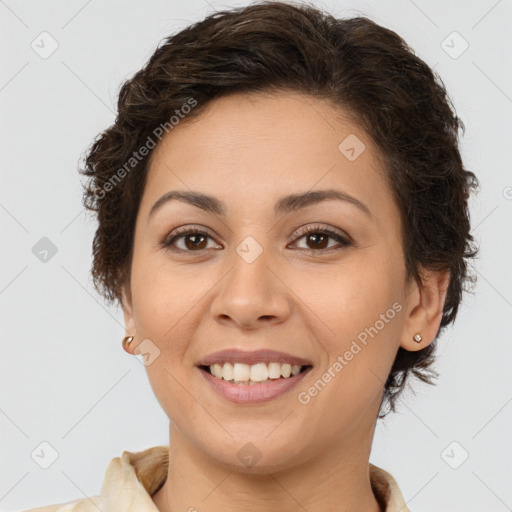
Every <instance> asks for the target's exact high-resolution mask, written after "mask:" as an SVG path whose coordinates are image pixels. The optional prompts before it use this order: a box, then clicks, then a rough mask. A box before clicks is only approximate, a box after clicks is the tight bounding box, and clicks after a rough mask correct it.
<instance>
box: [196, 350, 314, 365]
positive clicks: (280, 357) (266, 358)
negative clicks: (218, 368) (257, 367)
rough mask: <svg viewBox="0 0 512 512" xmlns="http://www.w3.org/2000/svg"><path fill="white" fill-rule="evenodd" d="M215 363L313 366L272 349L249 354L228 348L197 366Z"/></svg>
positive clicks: (203, 360)
mask: <svg viewBox="0 0 512 512" xmlns="http://www.w3.org/2000/svg"><path fill="white" fill-rule="evenodd" d="M215 363H219V364H221V363H222V364H223V363H231V364H234V363H244V364H248V365H252V364H257V363H281V364H286V363H289V364H297V365H300V366H312V363H311V361H308V360H307V359H304V358H302V357H297V356H294V355H292V354H287V353H286V352H279V351H277V350H270V349H261V350H253V351H250V352H249V351H245V350H239V349H236V348H228V349H225V350H220V351H219V352H214V353H213V354H210V355H208V356H206V357H204V358H203V359H201V361H200V362H199V363H197V366H211V365H212V364H215Z"/></svg>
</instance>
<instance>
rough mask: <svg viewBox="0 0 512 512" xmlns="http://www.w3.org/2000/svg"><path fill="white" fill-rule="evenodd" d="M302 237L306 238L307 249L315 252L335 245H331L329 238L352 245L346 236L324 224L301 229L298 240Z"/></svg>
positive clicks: (347, 245) (342, 243) (345, 244)
mask: <svg viewBox="0 0 512 512" xmlns="http://www.w3.org/2000/svg"><path fill="white" fill-rule="evenodd" d="M301 238H304V239H305V240H306V244H307V247H306V248H305V249H306V250H310V251H315V252H316V251H323V250H326V249H329V248H331V247H333V246H332V245H331V246H330V247H329V245H328V243H329V239H333V240H335V241H336V242H338V244H339V245H341V246H343V247H349V246H351V245H352V243H351V242H350V241H349V240H348V239H347V238H346V237H344V236H342V235H341V234H340V233H338V232H337V231H334V230H332V229H329V228H323V227H322V226H312V227H308V228H306V229H304V230H302V231H300V232H299V236H298V238H297V240H300V239H301ZM334 247H335V245H334Z"/></svg>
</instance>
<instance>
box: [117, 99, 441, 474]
mask: <svg viewBox="0 0 512 512" xmlns="http://www.w3.org/2000/svg"><path fill="white" fill-rule="evenodd" d="M341 114H342V112H341V111H339V110H336V111H335V110H334V109H333V107H332V106H331V105H329V104H327V103H324V102H323V101H322V100H320V99H316V98H313V97H310V96H306V95H301V94H284V93H281V94H277V95H273V96H271V95H265V96H263V95H259V96H257V95H254V94H253V95H250V96H248V95H244V94H235V95H231V96H229V97H224V98H222V99H218V100H215V101H213V102H212V103H210V105H209V106H208V108H207V110H206V111H205V112H204V113H203V114H201V115H200V116H199V117H197V118H195V119H194V120H193V122H191V123H189V122H187V120H186V119H185V120H184V121H182V122H181V124H178V125H177V126H175V127H174V129H172V131H170V132H169V134H168V135H166V137H164V138H163V139H162V141H161V142H160V143H159V145H158V146H157V147H156V148H155V150H154V153H153V156H152V162H151V166H150V169H149V173H148V180H147V184H146V187H145V191H144V194H143V198H142V201H141V205H140V209H139V213H138V217H137V222H136V230H135V241H134V254H133V262H132V273H131V284H130V295H131V297H129V298H128V302H127V304H126V306H125V320H126V330H127V334H131V335H134V336H135V341H134V342H133V343H132V345H134V346H138V347H139V350H141V351H142V352H143V353H145V354H146V356H145V358H146V365H147V372H148V376H149V379H150V382H151V386H152V388H153V390H154V392H155V394H156V397H157V399H158V400H159V402H160V404H161V406H162V407H163V409H164V411H165V412H166V413H167V415H168V417H169V419H170V421H171V438H172V437H173V436H174V440H173V442H175V443H182V444H184V445H185V444H186V445H187V446H188V447H189V448H191V449H193V450H197V452H196V453H201V454H203V455H207V456H208V457H211V458H212V459H213V460H215V461H217V462H219V463H225V464H228V465H230V466H233V465H234V466H238V467H239V468H240V469H241V470H244V466H247V467H249V466H250V465H252V464H255V468H254V470H253V471H257V470H258V468H262V470H264V469H265V468H267V469H268V467H273V468H279V467H281V468H286V467H291V466H292V465H294V464H298V463H301V462H305V461H307V460H310V459H312V458H314V457H316V456H319V454H322V455H323V456H326V457H327V456H332V457H338V455H339V454H340V453H341V452H342V451H343V452H345V453H348V452H350V450H353V451H354V453H355V451H356V450H359V451H360V450H361V443H363V445H366V447H367V450H368V451H369V449H370V448H369V446H370V444H371V439H372V437H373V429H374V426H375V421H376V415H377V412H378V407H379V405H380V400H381V396H382V390H383V386H384V382H385V381H386V378H387V376H388V373H389V371H390V368H391V365H392V363H393V360H394V358H395V355H396V353H397V350H398V348H399V346H400V345H402V346H404V347H406V348H407V349H412V350H415V348H414V347H412V346H411V344H410V342H409V340H410V339H411V337H412V336H413V335H414V333H415V332H416V331H415V330H414V329H415V327H416V326H417V325H418V324H413V320H414V315H412V314H411V312H412V311H413V308H414V306H415V305H416V303H417V302H418V300H419V294H418V293H416V292H417V289H416V288H415V287H412V285H409V284H408V283H407V282H406V280H405V267H404V259H403V254H402V248H401V247H402V241H401V237H400V217H399V211H398V209H397V206H396V205H395V203H394V201H393V198H392V195H391V191H390V189H389V187H388V186H387V184H386V182H385V181H384V178H383V176H382V174H381V171H380V170H379V168H378V164H377V160H376V153H375V150H374V148H373V147H372V145H371V143H370V140H369V138H368V137H367V135H366V134H365V133H364V132H363V131H362V130H361V129H359V128H358V127H357V126H355V125H353V124H350V123H349V122H348V121H345V120H343V119H344V118H342V116H341ZM325 190H332V191H337V192H338V193H339V194H347V195H350V196H351V197H352V198H354V199H353V200H342V199H339V198H335V197H334V196H333V197H331V198H327V199H323V200H320V201H315V200H314V199H315V196H312V197H310V199H309V200H301V199H300V196H302V195H303V194H311V193H312V192H314V193H316V194H318V193H319V192H320V191H325ZM171 191H180V192H182V193H184V194H190V193H197V194H204V195H206V196H210V197H211V198H212V199H211V200H209V201H203V202H202V204H203V208H201V207H199V206H197V205H193V204H191V203H189V202H187V201H185V200H178V199H171V200H168V201H166V202H163V203H161V204H160V206H159V207H157V208H156V209H155V210H154V211H153V212H152V213H150V212H151V210H152V207H153V205H155V203H156V202H157V201H158V200H159V199H160V198H161V197H162V196H163V195H164V194H168V193H169V192H171ZM290 196H297V199H296V200H293V199H292V200H290V199H286V198H290ZM306 197H308V196H306ZM318 197H319V196H317V199H318ZM356 200H357V201H359V202H360V203H361V205H363V206H359V205H358V204H357V203H356ZM213 202H214V204H215V205H219V204H220V205H221V206H222V209H223V213H220V212H219V211H209V210H208V208H207V206H212V204H213ZM279 206H280V208H276V207H279ZM177 228H180V229H181V230H182V229H183V228H197V229H199V230H200V231H203V232H204V233H203V234H199V235H198V234H189V235H188V236H187V235H183V234H182V232H181V231H180V233H178V235H181V236H179V237H178V238H176V239H175V240H174V241H173V242H172V244H170V245H168V246H165V242H166V240H167V241H170V240H171V238H173V237H174V236H175V235H176V230H177ZM304 228H311V233H310V234H309V235H308V234H307V233H304V231H303V230H304ZM325 229H327V230H330V231H332V232H333V233H334V235H332V234H330V233H327V234H326V233H323V231H324V230H325ZM337 235H339V236H340V237H341V238H340V239H337V238H336V237H337ZM416 310H417V308H416V309H414V311H416ZM432 329H434V334H435V330H436V329H437V328H436V327H432ZM422 334H423V333H422ZM429 341H430V340H429ZM412 344H413V345H416V344H415V343H414V342H412ZM424 346H425V345H422V347H421V348H423V347H424ZM418 348H420V347H418ZM221 350H234V351H242V352H244V353H246V354H247V353H251V352H254V351H257V350H273V351H279V352H282V353H284V354H285V355H284V356H282V357H279V355H278V354H265V355H263V356H262V355H259V356H257V357H256V358H255V359H254V360H250V359H244V354H242V355H240V354H236V353H235V354H234V356H233V354H231V356H233V357H231V358H229V357H217V358H215V357H214V359H217V360H218V364H219V365H220V368H222V369H224V366H223V364H224V362H226V361H231V362H232V363H235V362H236V361H238V362H239V363H251V362H252V363H255V364H256V363H261V362H264V363H274V364H273V365H270V367H271V368H270V367H269V366H267V365H266V366H265V367H263V366H262V365H261V364H260V365H258V366H257V367H256V370H253V377H254V379H258V378H261V376H262V375H260V376H259V377H258V375H259V374H258V372H259V370H262V371H263V377H264V372H265V368H266V369H267V370H271V373H272V375H274V376H275V375H276V374H275V373H273V372H279V373H280V372H281V371H283V372H284V373H285V374H286V372H287V370H286V368H287V367H286V366H281V364H279V365H276V364H275V363H285V364H286V360H287V359H289V360H290V364H291V362H293V359H294V358H298V359H301V360H303V361H304V362H307V363H308V364H309V366H310V367H311V368H309V369H308V370H307V371H306V372H305V373H300V374H298V375H296V376H295V377H293V375H292V377H293V380H290V381H288V380H287V379H285V378H284V377H283V376H282V375H281V376H280V378H279V380H277V379H275V380H274V379H272V380H270V381H266V382H260V383H259V384H255V385H250V384H241V385H240V384H230V383H228V382H226V381H223V380H221V379H219V378H218V377H214V376H211V375H210V376H208V375H207V373H206V372H205V370H204V369H202V368H200V366H198V365H200V364H201V363H204V362H205V361H206V360H207V358H209V356H211V355H212V354H214V353H216V352H218V351H221ZM416 350H417V349H416ZM259 359H262V360H259ZM217 369H218V367H217ZM245 370H247V367H245V366H244V365H243V364H242V365H240V366H238V365H237V369H236V370H235V373H236V372H240V373H236V376H237V377H238V378H239V379H240V380H245V379H246V378H247V374H245V373H244V371H245ZM250 371H251V369H250V368H249V374H250ZM226 372H228V373H226V374H224V376H225V377H227V378H229V377H230V376H229V368H226ZM231 378H232V377H231ZM219 386H220V389H222V390H224V391H222V392H221V391H219ZM237 386H238V387H237ZM249 386H250V387H251V388H252V389H250V388H249ZM297 440H300V444H297ZM248 443H252V444H248ZM251 457H252V459H251ZM212 459H210V460H212ZM249 460H252V461H253V462H252V463H250V462H249V463H248V461H249Z"/></svg>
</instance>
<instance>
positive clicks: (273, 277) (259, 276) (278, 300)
mask: <svg viewBox="0 0 512 512" xmlns="http://www.w3.org/2000/svg"><path fill="white" fill-rule="evenodd" d="M270 259H271V258H269V257H267V255H266V253H265V251H263V253H262V254H260V255H259V256H258V257H257V258H256V259H255V260H254V261H252V262H248V261H246V260H245V259H244V258H243V257H241V256H240V255H239V254H238V253H236V254H235V255H234V257H233V259H232V268H231V270H230V271H229V272H228V273H227V275H225V276H224V278H223V279H222V280H221V282H220V283H219V289H218V293H217V295H216V296H215V298H214V300H213V302H212V305H211V314H212V315H213V317H214V318H215V320H216V321H217V322H220V323H223V324H226V325H227V324H229V323H232V324H234V325H236V326H238V327H240V328H242V329H257V328H261V327H264V326H268V325H270V324H277V323H281V322H284V321H286V319H287V318H288V317H289V316H290V313H291V308H292V301H291V296H292V293H291V291H290V290H289V288H288V287H287V286H286V284H285V283H284V282H283V280H282V278H281V276H279V270H278V268H276V265H272V262H271V261H270Z"/></svg>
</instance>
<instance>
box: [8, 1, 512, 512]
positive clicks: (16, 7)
mask: <svg viewBox="0 0 512 512" xmlns="http://www.w3.org/2000/svg"><path fill="white" fill-rule="evenodd" d="M248 3H249V2H223V3H221V2H216V1H215V0H210V1H205V0H188V1H184V0H180V1H169V0H167V1H163V0H146V1H144V2H135V1H131V2H126V1H120V0H116V1H112V0H109V1H102V2H100V1H99V0H89V1H85V0H73V1H69V0H68V1H64V0H62V1H56V0H52V1H46V2H37V1H32V2H28V1H20V0H18V1H17V0H5V1H2V0H0V34H1V36H0V37H1V41H0V48H1V50H0V51H1V52H2V53H1V66H0V108H1V122H0V130H1V132H0V137H1V144H2V146H1V147H2V151H1V152H0V172H1V176H2V177H1V187H0V226H1V230H2V239H3V240H4V243H3V244H2V249H1V257H2V260H1V266H0V305H1V308H0V315H1V318H0V325H1V337H0V339H1V352H0V354H1V355H0V386H1V395H0V432H1V436H0V507H1V508H2V509H4V510H20V509H25V508H29V507H34V506H41V505H44V504H49V503H60V502H65V501H70V500H73V499H77V498H81V497H83V496H85V495H88V496H90V495H94V494H97V493H98V492H99V489H100V486H101V482H102V480H103V476H104V472H105V469H106V467H107V465H108V463H109V461H110V460H111V459H112V458H113V457H117V456H120V455H121V453H122V451H123V450H130V451H137V450H139V449H145V448H147V447H150V446H155V445H157V444H167V442H168V439H167V432H168V430H167V428H168V427H167V423H168V422H167V418H166V416H165V415H164V413H163V412H162V410H161V409H160V406H159V405H158V403H157V402H156V399H155V398H154V396H153V392H152V390H151V388H150V386H149V383H148V380H147V377H146V372H145V368H144V366H143V365H142V363H141V361H140V360H139V359H138V358H133V357H130V356H128V355H127V354H126V353H125V352H124V351H123V350H122V348H121V339H122V337H123V335H124V331H123V318H122V314H121V311H120V310H115V309H113V308H110V309H109V308H106V307H105V306H104V305H103V303H102V302H101V299H100V298H99V297H98V296H97V294H96V293H95V291H94V289H93V287H92V283H91V278H90V277H89V268H90V264H91V241H92V237H93V233H94V229H95V223H94V220H93V218H92V217H90V216H86V215H85V214H84V210H83V208H82V206H81V189H80V177H79V175H78V172H77V166H78V161H79V159H80V157H81V155H82V154H83V151H84V150H85V149H86V147H87V146H88V145H89V143H90V142H91V141H92V139H93V138H94V136H95V135H96V134H98V133H99V132H100V131H101V130H103V129H105V128H106V127H107V126H109V125H110V124H111V123H112V122H113V120H114V111H115V101H116V97H117V93H118V91H119V87H120V85H121V82H122V81H123V80H124V79H126V78H128V77H129V76H131V75H132V74H133V73H134V72H135V71H137V70H138V69H139V68H140V67H141V66H142V65H143V64H144V63H145V62H146V60H147V59H148V58H149V56H150V55H151V53H152V52H153V51H154V49H155V48H156V46H157V44H158V43H159V42H160V41H161V39H162V38H164V37H165V36H167V35H169V34H170V33H172V32H175V31H177V30H178V29H180V28H183V27H184V26H186V25H187V24H189V23H191V22H193V21H196V20H199V19H202V18H203V17H204V16H205V15H207V14H209V13H211V12H213V11H214V10H219V9H222V8H225V7H229V6H235V5H245V4H248ZM316 4H317V5H318V6H319V7H323V8H325V9H327V10H329V11H330V12H332V13H333V14H335V15H338V16H353V15H358V14H363V15H367V16H369V17H371V18H372V19H374V20H375V21H376V22H378V23H381V24H383V25H384V26H387V27H389V28H391V29H393V30H395V31H396V32H398V33H399V34H400V35H401V36H403V37H404V38H405V40H406V41H407V42H408V43H409V44H410V45H411V46H412V47H413V49H414V50H415V51H416V52H417V53H418V55H419V56H420V57H422V58H423V59H424V60H425V61H426V62H427V63H428V64H429V65H431V66H432V67H434V68H435V70H436V71H438V72H439V73H440V75H441V77H442V78H443V80H444V83H445V84H446V86H447V89H448V92H449V93H450V95H451V97H452V99H453V102H454V105H455V107H456V109H457V112H458V114H459V115H460V116H461V117H462V119H463V121H464V123H465V124H466V134H465V136H464V138H463V139H462V145H461V151H462V156H463V159H464V162H465V165H466V167H467V168H468V169H471V170H473V171H475V172H476V173H477V175H478V177H479V178H480V180H481V184H482V188H481V191H480V193H479V195H478V196H477V198H476V199H472V202H471V214H472V224H473V226H474V233H475V236H476V238H477V240H478V243H479V244H480V245H481V247H482V248H481V257H480V259H479V260H478V261H477V263H476V267H475V268H476V271H477V275H478V278H479V283H478V285H477V286H476V287H475V290H474V294H465V297H464V300H465V302H464V305H463V306H462V308H461V311H460V313H459V316H458V318H457V320H456V325H455V326H454V327H453V328H450V329H449V330H448V331H447V332H445V334H444V336H443V338H442V341H441V344H440V345H441V346H440V351H439V354H440V359H439V363H438V365H437V367H436V368H437V370H438V371H439V372H440V373H441V377H440V379H439V381H438V385H437V386H436V387H432V386H426V385H420V383H416V385H415V389H416V390H417V395H416V396H414V395H412V394H411V393H409V395H408V396H407V397H406V398H405V399H404V400H402V401H401V402H400V404H399V410H400V412H399V413H397V414H395V415H390V416H389V417H388V419H387V420H386V422H385V423H384V424H382V423H381V422H379V423H378V428H377V433H376V436H375V440H374V445H373V451H372V454H371V458H370V461H371V462H373V463H374V464H377V465H379V466H381V467H383V468H385V469H387V470H388V471H389V472H391V474H392V475H393V476H394V477H395V478H396V480H397V481H398V484H399V486H400V487H401V489H402V492H403V494H404V497H405V499H406V501H407V503H408V506H409V507H410V508H411V509H412V510H413V511H414V512H432V511H434V510H442V511H462V510H464V511H466V512H470V511H484V510H485V511H486V512H489V511H497V512H501V511H505V510H511V508H512V486H511V485H510V484H511V473H512V472H511V464H510V460H512V443H511V440H510V435H511V434H510V433H511V431H512V428H511V426H512V403H511V401H512V386H511V384H510V369H511V368H510V366H511V363H510V356H511V355H512V349H511V342H512V337H511V334H510V324H509V319H510V317H511V314H512V273H511V270H510V265H509V262H510V253H511V250H512V244H511V237H510V232H511V228H510V225H511V220H512V188H511V187H512V173H511V164H512V158H511V156H510V155H511V154H510V143H511V142H512V140H511V129H510V116H511V114H512V66H511V60H510V55H511V52H512V45H511V42H512V39H511V28H512V2H510V1H507V0H501V1H496V0H482V1H472V2H467V1H463V0H457V1H452V2H446V1H441V0H436V1H430V2H427V1H426V0H415V1H412V0H394V1H387V2H379V1H377V0H372V1H370V2H368V1H367V2H361V1H357V2H356V1H352V2H349V1H334V0H330V1H327V0H326V1H324V2H316ZM43 31H47V32H49V33H50V34H51V36H52V37H53V38H54V39H55V40H56V41H57V42H58V45H59V46H58V49H57V50H56V51H55V52H54V53H53V54H52V55H51V56H49V57H48V58H46V59H43V58H41V57H40V56H39V54H38V53H36V52H35V51H34V50H33V49H32V48H31V43H32V41H34V40H35V43H34V44H39V46H42V44H43V43H41V42H40V39H41V37H42V36H41V37H40V36H39V34H40V33H41V32H43ZM453 31H457V32H458V33H459V34H460V35H461V36H462V37H463V38H464V40H466V41H467V42H468V44H469V47H468V49H467V50H466V51H465V52H464V53H462V54H461V55H460V56H458V58H453V57H452V56H450V55H449V54H448V53H447V52H446V51H445V49H447V48H446V45H448V46H452V47H453V48H452V50H451V51H452V53H453V52H457V51H458V50H460V49H461V48H462V46H461V44H463V43H462V40H460V39H453V36H450V34H452V32H453ZM448 36H450V37H449V38H448V39H446V38H447V37H448ZM443 41H445V43H443ZM452 41H453V42H452ZM45 48H46V49H48V48H49V40H46V42H45ZM42 237H48V238H49V239H50V240H51V241H52V242H53V244H55V246H56V247H57V253H56V254H55V255H54V256H53V257H52V258H49V261H47V262H46V263H43V262H42V261H40V260H39V259H38V258H37V257H36V256H35V255H34V253H33V252H32V248H33V247H34V246H35V244H36V243H37V242H38V241H39V240H40V239H41V238H42ZM507 372H508V375H507ZM43 441H46V442H48V443H50V444H51V445H52V446H53V447H55V449H56V450H57V452H58V455H59V457H58V459H57V460H56V461H55V463H54V464H53V465H51V466H50V467H49V468H48V469H46V470H45V469H42V468H41V467H39V465H38V464H36V462H35V461H34V460H33V459H32V458H31V453H32V452H33V451H34V450H35V449H36V448H38V447H39V446H40V444H41V443H42V442H43ZM453 441H456V443H458V444H456V445H451V446H449V445H450V444H451V443H452V442H453ZM448 446H449V448H448V450H447V451H446V448H447V447H448ZM463 450H465V451H467V452H468V454H469V458H468V459H467V460H466V461H465V462H464V463H463V464H462V465H460V467H458V469H453V468H452V467H450V465H449V464H448V463H447V461H449V462H450V463H451V464H452V465H456V464H458V463H460V461H461V460H462V457H463V455H464V451H463ZM45 453H46V454H48V453H49V452H48V450H46V451H45ZM443 454H444V455H443Z"/></svg>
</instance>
